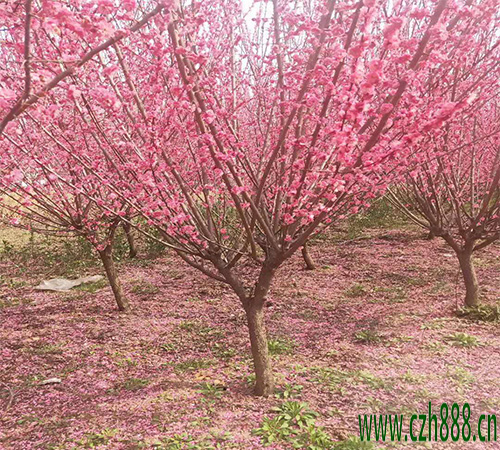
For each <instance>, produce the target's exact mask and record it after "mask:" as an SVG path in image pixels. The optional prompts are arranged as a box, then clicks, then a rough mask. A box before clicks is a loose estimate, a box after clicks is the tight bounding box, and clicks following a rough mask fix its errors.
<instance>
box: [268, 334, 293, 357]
mask: <svg viewBox="0 0 500 450" xmlns="http://www.w3.org/2000/svg"><path fill="white" fill-rule="evenodd" d="M293 347H294V343H293V342H292V341H290V340H289V339H281V338H277V339H270V340H269V342H268V348H269V353H270V354H271V355H289V354H290V353H292V351H293Z"/></svg>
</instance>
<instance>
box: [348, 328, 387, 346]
mask: <svg viewBox="0 0 500 450" xmlns="http://www.w3.org/2000/svg"><path fill="white" fill-rule="evenodd" d="M354 339H355V340H356V341H357V342H361V343H363V344H376V343H378V342H380V341H381V340H382V336H380V334H378V332H377V331H376V330H373V329H366V330H361V331H358V332H357V333H356V334H355V335H354Z"/></svg>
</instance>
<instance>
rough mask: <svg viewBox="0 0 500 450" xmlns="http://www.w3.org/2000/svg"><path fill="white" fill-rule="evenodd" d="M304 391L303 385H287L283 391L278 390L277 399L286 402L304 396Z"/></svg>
mask: <svg viewBox="0 0 500 450" xmlns="http://www.w3.org/2000/svg"><path fill="white" fill-rule="evenodd" d="M302 389H303V386H302V385H301V384H291V383H286V384H285V385H284V386H283V387H282V388H281V389H277V392H276V397H277V398H282V399H284V400H288V399H289V398H299V397H300V396H301V395H302Z"/></svg>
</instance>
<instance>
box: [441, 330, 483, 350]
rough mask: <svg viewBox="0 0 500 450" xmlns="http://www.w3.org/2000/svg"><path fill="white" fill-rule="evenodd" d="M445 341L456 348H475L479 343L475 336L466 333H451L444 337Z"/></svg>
mask: <svg viewBox="0 0 500 450" xmlns="http://www.w3.org/2000/svg"><path fill="white" fill-rule="evenodd" d="M445 341H447V342H449V343H450V344H451V345H455V346H457V347H477V346H478V345H479V341H478V339H477V338H476V337H475V336H471V335H470V334H467V333H453V334H450V335H448V336H446V337H445Z"/></svg>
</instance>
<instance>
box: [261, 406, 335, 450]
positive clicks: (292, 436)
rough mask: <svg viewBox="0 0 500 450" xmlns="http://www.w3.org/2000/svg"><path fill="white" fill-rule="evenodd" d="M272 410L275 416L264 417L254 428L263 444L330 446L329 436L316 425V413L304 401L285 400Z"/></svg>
mask: <svg viewBox="0 0 500 450" xmlns="http://www.w3.org/2000/svg"><path fill="white" fill-rule="evenodd" d="M272 411H273V412H274V413H275V416H274V417H265V418H264V420H263V421H262V425H261V426H260V428H257V429H255V430H254V434H255V435H257V436H260V438H261V441H262V443H263V444H264V445H269V444H273V443H277V442H282V443H286V444H288V445H289V446H290V447H288V446H287V448H293V449H302V450H327V449H331V448H332V445H333V443H332V440H331V438H330V437H329V436H328V435H327V434H326V433H325V431H324V429H323V428H322V427H318V426H317V425H316V418H317V417H318V414H317V413H316V412H314V411H311V410H310V409H309V407H308V406H307V404H306V403H300V402H294V401H287V402H285V403H283V404H282V405H281V406H279V407H277V408H273V409H272Z"/></svg>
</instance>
